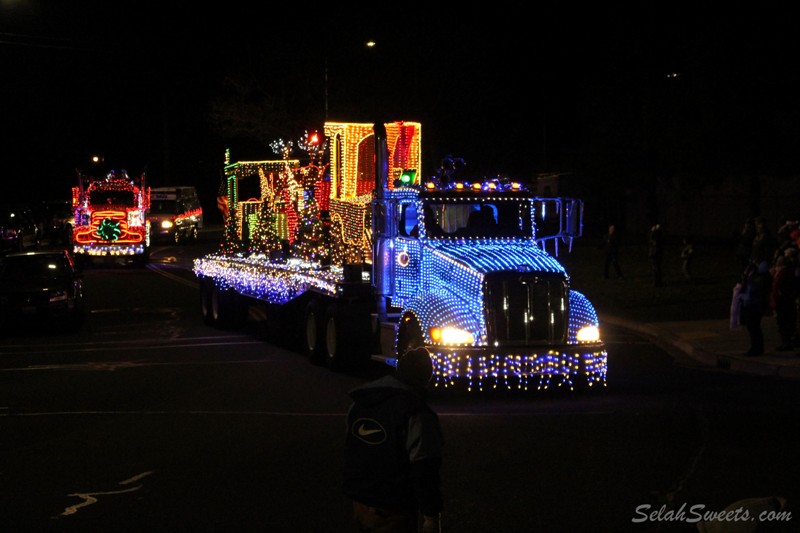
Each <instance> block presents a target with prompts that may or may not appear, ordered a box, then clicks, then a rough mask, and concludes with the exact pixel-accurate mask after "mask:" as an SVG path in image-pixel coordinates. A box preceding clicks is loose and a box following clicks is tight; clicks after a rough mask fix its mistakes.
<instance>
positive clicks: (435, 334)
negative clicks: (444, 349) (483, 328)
mask: <svg viewBox="0 0 800 533" xmlns="http://www.w3.org/2000/svg"><path fill="white" fill-rule="evenodd" d="M430 334H431V339H433V341H434V342H436V343H439V344H473V343H474V342H475V338H474V337H473V336H472V333H470V332H469V331H464V330H463V329H459V328H453V327H446V328H431V330H430Z"/></svg>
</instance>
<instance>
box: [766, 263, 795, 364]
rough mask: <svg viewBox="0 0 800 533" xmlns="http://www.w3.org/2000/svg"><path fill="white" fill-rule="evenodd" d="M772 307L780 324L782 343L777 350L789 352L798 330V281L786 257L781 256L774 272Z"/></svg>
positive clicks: (792, 266) (779, 332)
mask: <svg viewBox="0 0 800 533" xmlns="http://www.w3.org/2000/svg"><path fill="white" fill-rule="evenodd" d="M770 306H771V307H772V310H773V311H775V320H776V321H777V323H778V334H779V335H780V339H781V341H780V342H781V343H780V346H778V347H777V348H776V350H777V351H779V352H788V351H789V350H791V349H792V341H793V339H794V336H795V333H796V328H797V279H796V278H795V269H794V264H793V263H792V261H791V259H790V258H789V257H787V256H785V255H781V256H779V257H778V258H777V259H776V261H775V267H774V268H773V270H772V291H771V292H770Z"/></svg>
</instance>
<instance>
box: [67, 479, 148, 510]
mask: <svg viewBox="0 0 800 533" xmlns="http://www.w3.org/2000/svg"><path fill="white" fill-rule="evenodd" d="M152 473H153V472H142V473H141V474H138V475H136V476H133V477H132V478H130V479H126V480H125V481H120V482H119V484H120V485H129V484H131V483H134V482H136V481H139V480H140V479H142V478H144V477H147V476H149V475H150V474H152ZM142 486H143V485H137V486H135V487H131V488H129V489H121V490H111V491H105V492H73V493H72V494H67V496H68V497H69V496H74V497H76V498H81V499H83V501H82V502H81V503H78V504H75V505H70V506H69V507H67V508H66V509H64V512H63V513H61V514H60V515H58V516H69V515H72V514H75V513H76V512H78V509H80V508H82V507H87V506H89V505H92V504H94V503H97V498H95V496H108V495H114V494H126V493H129V492H136V491H137V490H139V489H141V488H142ZM56 518H58V517H56Z"/></svg>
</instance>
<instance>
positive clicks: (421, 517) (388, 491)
mask: <svg viewBox="0 0 800 533" xmlns="http://www.w3.org/2000/svg"><path fill="white" fill-rule="evenodd" d="M432 375H433V367H432V363H431V357H430V354H429V353H428V351H427V350H426V349H425V348H416V349H414V350H410V351H409V352H407V353H406V354H405V355H404V356H402V357H401V358H400V359H399V360H398V363H397V370H396V371H395V372H394V374H391V375H388V376H384V377H383V378H380V379H378V380H376V381H373V382H370V383H367V384H365V385H362V386H360V387H357V388H355V389H353V390H352V391H350V396H351V398H352V399H353V404H352V405H351V406H350V409H349V411H348V413H347V436H346V439H345V469H344V493H345V494H346V495H347V496H348V497H349V498H350V499H351V500H352V502H353V519H354V522H355V525H356V531H359V532H363V533H366V532H378V531H380V532H386V533H392V532H397V533H404V532H408V533H416V532H417V531H422V532H423V533H434V532H437V533H438V531H439V526H440V524H439V520H440V518H439V516H440V513H441V510H442V495H441V491H440V477H439V470H440V467H441V461H442V445H443V439H442V432H441V428H440V425H439V418H438V416H437V415H436V413H435V412H434V411H433V410H432V409H431V408H430V407H429V406H428V404H427V402H426V399H425V388H426V386H427V385H428V383H429V381H430V379H431V376H432ZM420 524H421V525H420Z"/></svg>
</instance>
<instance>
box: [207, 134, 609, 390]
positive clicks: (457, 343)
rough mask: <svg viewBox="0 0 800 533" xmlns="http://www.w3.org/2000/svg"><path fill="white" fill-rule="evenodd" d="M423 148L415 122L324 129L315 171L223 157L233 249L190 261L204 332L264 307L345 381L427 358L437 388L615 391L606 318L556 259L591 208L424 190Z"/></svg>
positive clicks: (225, 246)
mask: <svg viewBox="0 0 800 533" xmlns="http://www.w3.org/2000/svg"><path fill="white" fill-rule="evenodd" d="M307 137H308V136H307ZM420 142H421V125H420V124H419V123H415V122H393V123H388V124H374V125H373V124H352V123H326V124H325V127H324V140H322V141H320V142H319V143H317V144H314V143H312V142H309V140H308V138H307V139H305V140H304V141H303V142H302V143H301V144H304V145H305V148H306V149H308V150H309V153H310V154H311V156H312V157H311V163H309V164H308V165H303V166H301V165H300V163H299V161H298V160H291V159H289V158H288V152H286V153H285V156H284V159H283V160H276V161H249V162H248V161H245V162H231V161H230V159H229V156H228V158H227V159H226V165H225V175H226V179H227V185H228V207H229V213H230V216H229V217H228V219H227V222H226V226H225V238H224V242H223V243H222V246H221V248H220V251H219V252H217V253H214V254H210V255H207V256H205V257H201V258H198V259H196V260H195V263H194V272H195V274H196V275H197V277H198V279H199V281H200V287H201V288H200V292H201V311H202V315H203V319H204V320H205V322H206V323H208V324H211V325H214V326H217V327H236V326H239V325H241V324H242V323H243V321H244V320H245V319H246V316H247V309H248V306H249V305H251V304H253V303H257V302H266V303H268V304H270V305H272V306H280V308H281V309H282V310H285V313H287V314H290V315H289V316H292V317H293V320H294V323H295V324H297V327H298V328H300V331H301V335H302V338H303V343H304V349H305V351H306V352H307V355H308V356H309V357H310V358H311V359H312V360H313V361H315V362H326V363H327V364H328V365H329V366H330V367H332V368H335V369H336V368H343V367H346V366H349V365H352V364H357V363H359V362H361V361H365V360H368V359H369V358H370V357H372V358H373V359H377V358H383V359H384V360H385V361H387V362H388V363H390V364H394V363H396V360H397V358H398V357H400V356H402V354H403V353H405V351H406V350H408V349H409V348H411V347H415V346H419V345H424V346H426V347H427V348H428V349H429V350H430V352H431V353H432V355H433V358H434V367H435V383H436V385H437V386H449V385H452V384H455V383H456V382H466V384H467V385H468V386H469V387H470V388H477V389H482V388H484V387H495V386H497V385H501V386H507V387H513V388H528V387H530V386H536V387H548V386H556V385H558V386H562V385H564V386H568V387H573V386H576V385H578V386H583V385H589V386H600V387H603V386H605V383H606V370H607V353H606V350H605V347H604V343H603V342H602V340H601V338H600V332H599V323H598V318H597V314H596V312H595V310H594V308H593V306H592V305H591V303H590V302H589V301H588V300H587V299H586V298H585V297H584V296H583V294H581V293H580V292H577V291H575V290H572V289H571V288H570V279H569V276H568V274H567V272H566V271H565V269H564V267H563V266H562V265H561V264H560V263H559V262H558V261H557V259H556V258H555V257H554V255H551V253H549V252H548V251H547V248H548V247H550V248H551V249H552V250H553V252H554V253H555V254H556V255H557V253H558V247H559V243H562V244H566V245H569V246H571V244H572V239H574V238H575V237H578V236H580V234H581V232H582V217H583V211H582V202H581V201H580V200H575V199H568V198H540V197H537V196H535V195H533V194H532V193H530V192H528V191H527V190H526V188H525V187H524V186H523V185H522V184H521V183H518V182H513V181H511V180H506V179H488V180H484V179H481V180H462V179H455V178H454V176H453V175H448V173H445V172H441V173H440V174H439V175H437V176H434V177H433V178H431V179H426V180H422V179H420V177H421V176H422V169H421V160H420V154H421V150H420ZM256 177H257V179H256ZM248 180H249V183H250V185H247V184H248ZM256 182H257V183H258V187H253V186H252V184H253V183H256ZM246 187H250V189H251V190H250V191H247V192H245V194H244V195H242V194H241V193H242V192H243V191H242V190H240V189H243V188H246ZM243 197H247V198H248V199H247V200H244V201H242V200H240V198H243Z"/></svg>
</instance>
